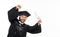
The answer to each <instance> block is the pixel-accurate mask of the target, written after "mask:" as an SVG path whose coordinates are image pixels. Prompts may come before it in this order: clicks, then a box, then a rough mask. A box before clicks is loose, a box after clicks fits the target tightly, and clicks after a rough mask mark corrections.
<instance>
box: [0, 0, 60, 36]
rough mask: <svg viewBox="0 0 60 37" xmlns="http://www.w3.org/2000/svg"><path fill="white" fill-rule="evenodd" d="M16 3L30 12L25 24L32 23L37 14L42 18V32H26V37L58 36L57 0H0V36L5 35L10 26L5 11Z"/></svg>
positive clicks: (59, 31)
mask: <svg viewBox="0 0 60 37" xmlns="http://www.w3.org/2000/svg"><path fill="white" fill-rule="evenodd" d="M18 4H20V5H21V6H22V8H21V10H27V11H28V12H29V13H30V14H31V16H30V17H29V18H28V19H27V21H26V23H27V24H29V25H34V24H35V23H36V22H37V21H38V20H37V17H38V16H39V17H40V18H41V19H42V25H41V26H42V32H41V33H39V34H30V33H28V34H27V37H60V25H59V21H58V20H59V15H60V14H59V12H60V1H59V0H57V1H56V0H0V37H7V34H8V29H9V26H10V23H9V21H8V15H7V12H8V10H10V9H11V8H12V7H14V6H16V5H18ZM36 15H38V16H36Z"/></svg>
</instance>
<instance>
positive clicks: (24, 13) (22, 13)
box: [19, 11, 30, 17]
mask: <svg viewBox="0 0 60 37" xmlns="http://www.w3.org/2000/svg"><path fill="white" fill-rule="evenodd" d="M21 15H25V16H27V17H29V16H30V14H29V13H28V12H27V11H20V12H19V16H21Z"/></svg>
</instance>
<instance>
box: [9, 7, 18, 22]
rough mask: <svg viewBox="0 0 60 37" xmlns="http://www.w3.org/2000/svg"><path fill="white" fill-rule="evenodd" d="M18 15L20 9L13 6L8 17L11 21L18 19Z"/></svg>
mask: <svg viewBox="0 0 60 37" xmlns="http://www.w3.org/2000/svg"><path fill="white" fill-rule="evenodd" d="M17 16H18V9H16V7H13V8H12V9H11V10H9V11H8V19H9V21H10V22H13V21H14V20H17Z"/></svg>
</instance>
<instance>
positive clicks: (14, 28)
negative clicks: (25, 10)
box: [7, 7, 41, 37]
mask: <svg viewBox="0 0 60 37" xmlns="http://www.w3.org/2000/svg"><path fill="white" fill-rule="evenodd" d="M17 17H18V10H17V9H16V7H14V8H12V9H11V10H9V11H8V19H9V22H10V23H11V25H10V27H9V31H8V35H7V37H26V34H27V32H29V33H33V34H35V33H40V32H41V25H38V23H36V24H35V25H34V26H29V25H27V24H25V23H24V24H23V25H21V26H20V25H19V24H20V23H19V22H18V20H17Z"/></svg>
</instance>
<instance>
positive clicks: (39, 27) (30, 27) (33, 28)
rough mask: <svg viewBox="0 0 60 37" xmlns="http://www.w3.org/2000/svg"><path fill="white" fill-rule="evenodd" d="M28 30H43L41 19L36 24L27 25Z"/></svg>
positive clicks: (31, 31)
mask: <svg viewBox="0 0 60 37" xmlns="http://www.w3.org/2000/svg"><path fill="white" fill-rule="evenodd" d="M27 32H29V33H33V34H35V33H40V32H41V19H40V20H39V21H38V23H36V24H35V25H34V26H29V25H28V26H27Z"/></svg>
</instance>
